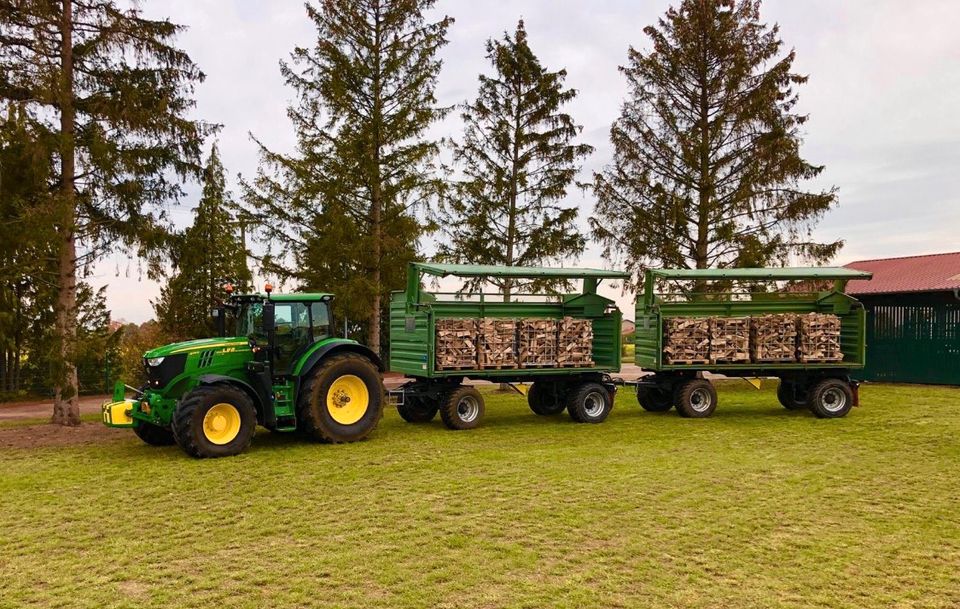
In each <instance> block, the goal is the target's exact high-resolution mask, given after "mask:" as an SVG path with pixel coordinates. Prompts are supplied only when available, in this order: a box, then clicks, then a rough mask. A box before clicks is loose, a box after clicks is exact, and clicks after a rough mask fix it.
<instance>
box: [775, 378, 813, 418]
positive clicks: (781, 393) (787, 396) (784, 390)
mask: <svg viewBox="0 0 960 609" xmlns="http://www.w3.org/2000/svg"><path fill="white" fill-rule="evenodd" d="M777 399H778V400H779V401H780V404H781V405H782V406H783V407H784V408H786V409H787V410H800V409H803V408H806V407H807V400H805V399H804V400H800V399H797V384H796V383H794V382H792V381H785V380H783V379H780V384H779V385H778V386H777Z"/></svg>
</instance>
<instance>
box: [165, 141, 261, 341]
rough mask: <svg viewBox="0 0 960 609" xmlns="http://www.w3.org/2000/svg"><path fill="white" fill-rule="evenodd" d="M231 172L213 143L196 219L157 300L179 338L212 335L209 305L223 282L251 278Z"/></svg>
mask: <svg viewBox="0 0 960 609" xmlns="http://www.w3.org/2000/svg"><path fill="white" fill-rule="evenodd" d="M230 206H231V201H230V194H229V193H228V192H227V189H226V172H225V171H224V168H223V164H222V163H221V161H220V154H219V151H218V150H217V146H216V145H214V146H213V148H212V150H211V152H210V157H209V159H208V160H207V164H206V166H205V167H204V170H203V195H202V196H201V198H200V203H199V205H198V206H197V207H196V208H195V209H194V220H193V225H192V226H191V227H190V228H188V229H187V230H186V231H184V233H183V235H181V236H180V238H179V239H177V241H176V246H175V250H176V256H175V264H176V269H175V271H174V273H173V274H172V276H171V277H170V280H169V281H168V282H167V285H165V286H164V287H163V288H162V289H161V292H160V300H159V301H157V302H155V303H154V309H155V311H156V314H157V320H158V321H159V322H160V326H161V328H162V330H163V331H164V332H165V334H166V335H167V336H169V337H171V338H174V339H180V340H183V339H189V338H202V337H208V336H212V335H213V332H214V327H213V322H212V319H211V317H210V309H211V308H212V307H214V306H216V305H217V304H218V303H219V302H220V301H221V299H222V298H223V296H224V291H223V286H224V285H225V284H227V283H230V284H233V285H234V286H235V287H236V289H237V290H238V292H240V293H243V292H245V291H247V290H248V289H249V287H250V283H251V279H252V277H251V274H250V270H249V268H248V267H247V251H246V247H245V244H244V243H243V237H242V231H241V230H240V228H239V226H238V224H237V222H236V221H235V220H234V218H233V216H232V215H231V213H230Z"/></svg>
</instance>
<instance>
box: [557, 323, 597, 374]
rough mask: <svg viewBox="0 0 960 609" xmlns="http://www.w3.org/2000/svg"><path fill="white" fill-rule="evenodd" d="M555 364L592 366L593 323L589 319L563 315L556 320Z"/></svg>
mask: <svg viewBox="0 0 960 609" xmlns="http://www.w3.org/2000/svg"><path fill="white" fill-rule="evenodd" d="M557 342H558V347H559V348H558V351H557V366H559V367H561V368H590V367H592V366H593V323H592V322H591V321H590V320H589V319H574V318H573V317H564V318H563V319H561V320H560V321H559V322H557Z"/></svg>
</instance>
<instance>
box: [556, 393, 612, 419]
mask: <svg viewBox="0 0 960 609" xmlns="http://www.w3.org/2000/svg"><path fill="white" fill-rule="evenodd" d="M611 410H613V400H612V399H611V397H610V392H609V391H607V388H606V387H604V386H603V385H601V384H600V383H583V384H582V385H577V386H576V387H574V388H573V389H571V390H570V392H569V393H567V412H568V413H569V414H570V418H571V419H573V420H574V421H576V422H577V423H602V422H603V421H604V420H605V419H606V418H607V417H608V416H609V415H610V411H611Z"/></svg>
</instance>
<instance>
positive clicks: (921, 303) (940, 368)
mask: <svg viewBox="0 0 960 609" xmlns="http://www.w3.org/2000/svg"><path fill="white" fill-rule="evenodd" d="M861 302H863V304H864V306H865V307H866V309H867V367H866V369H865V370H864V376H865V378H866V379H867V380H871V381H884V382H896V383H929V384H937V385H960V301H958V300H957V299H956V298H955V297H954V295H953V294H952V293H949V292H933V293H927V294H900V295H898V294H889V295H881V296H863V297H861Z"/></svg>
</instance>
